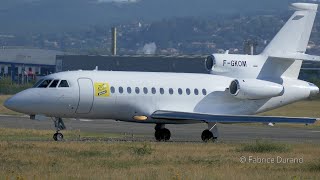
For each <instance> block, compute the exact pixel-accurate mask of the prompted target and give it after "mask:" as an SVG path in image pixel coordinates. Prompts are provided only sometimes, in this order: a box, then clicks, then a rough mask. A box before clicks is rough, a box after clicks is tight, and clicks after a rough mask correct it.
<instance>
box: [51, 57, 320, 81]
mask: <svg viewBox="0 0 320 180" xmlns="http://www.w3.org/2000/svg"><path fill="white" fill-rule="evenodd" d="M206 57H207V56H196V55H195V56H190V55H185V56H156V55H135V56H96V55H95V56H91V55H57V60H56V62H57V68H56V69H57V71H58V72H60V71H71V70H93V69H95V68H96V67H98V69H99V70H107V71H147V72H148V71H149V72H178V73H179V72H180V73H183V72H184V73H209V72H208V71H207V69H206V68H205V60H206ZM319 77H320V63H313V62H304V63H303V65H302V70H301V72H300V77H299V78H300V79H303V80H308V79H310V78H319Z"/></svg>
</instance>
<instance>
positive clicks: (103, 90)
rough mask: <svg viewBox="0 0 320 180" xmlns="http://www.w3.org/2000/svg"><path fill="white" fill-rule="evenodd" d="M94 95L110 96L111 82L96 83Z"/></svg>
mask: <svg viewBox="0 0 320 180" xmlns="http://www.w3.org/2000/svg"><path fill="white" fill-rule="evenodd" d="M94 96H98V97H109V96H110V85H109V83H94Z"/></svg>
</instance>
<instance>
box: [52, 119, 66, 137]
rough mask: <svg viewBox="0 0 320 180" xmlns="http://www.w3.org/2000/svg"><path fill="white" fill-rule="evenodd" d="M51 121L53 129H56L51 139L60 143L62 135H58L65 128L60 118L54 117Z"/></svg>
mask: <svg viewBox="0 0 320 180" xmlns="http://www.w3.org/2000/svg"><path fill="white" fill-rule="evenodd" d="M53 121H54V127H55V128H56V133H54V135H53V139H54V140H55V141H62V140H63V134H62V133H60V131H61V130H64V129H66V126H65V125H64V122H63V120H62V118H57V117H56V118H55V119H54V120H53Z"/></svg>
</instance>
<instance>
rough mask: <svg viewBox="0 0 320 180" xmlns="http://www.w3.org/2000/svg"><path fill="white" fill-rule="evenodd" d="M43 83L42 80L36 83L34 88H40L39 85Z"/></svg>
mask: <svg viewBox="0 0 320 180" xmlns="http://www.w3.org/2000/svg"><path fill="white" fill-rule="evenodd" d="M42 81H43V79H40V80H39V81H37V83H35V84H34V85H33V86H32V87H33V88H36V87H38V86H39V84H41V83H42Z"/></svg>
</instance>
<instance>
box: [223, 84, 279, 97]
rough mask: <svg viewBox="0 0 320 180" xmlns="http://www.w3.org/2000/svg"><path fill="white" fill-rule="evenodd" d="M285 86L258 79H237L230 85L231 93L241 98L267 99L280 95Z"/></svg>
mask: <svg viewBox="0 0 320 180" xmlns="http://www.w3.org/2000/svg"><path fill="white" fill-rule="evenodd" d="M283 89H284V88H283V86H282V85H281V84H277V83H274V82H269V81H263V80H258V79H235V80H233V81H232V82H231V84H230V86H229V92H230V94H231V95H233V96H235V97H236V98H239V99H251V100H254V99H265V98H272V97H276V96H280V95H281V94H282V93H283Z"/></svg>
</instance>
